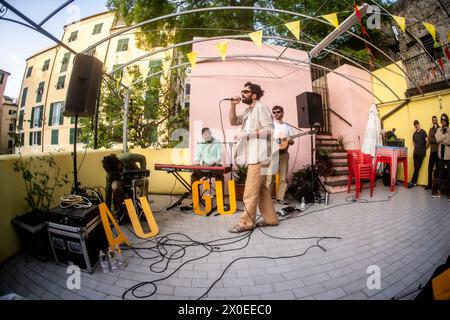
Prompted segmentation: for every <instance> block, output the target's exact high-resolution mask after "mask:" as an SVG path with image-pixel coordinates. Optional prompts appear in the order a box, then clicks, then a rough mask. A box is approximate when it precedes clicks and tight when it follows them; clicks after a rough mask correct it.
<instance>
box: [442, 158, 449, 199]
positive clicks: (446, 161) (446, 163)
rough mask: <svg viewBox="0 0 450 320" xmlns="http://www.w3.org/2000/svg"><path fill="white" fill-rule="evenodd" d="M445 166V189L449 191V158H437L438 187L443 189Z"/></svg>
mask: <svg viewBox="0 0 450 320" xmlns="http://www.w3.org/2000/svg"><path fill="white" fill-rule="evenodd" d="M445 166H447V187H448V189H447V191H448V192H450V160H443V159H439V188H440V189H441V191H442V190H443V189H444V177H445Z"/></svg>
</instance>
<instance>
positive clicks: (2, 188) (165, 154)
mask: <svg viewBox="0 0 450 320" xmlns="http://www.w3.org/2000/svg"><path fill="white" fill-rule="evenodd" d="M131 151H132V152H136V153H141V154H143V155H145V157H146V159H147V168H148V169H150V192H151V193H166V194H169V193H170V192H171V191H172V188H173V186H174V182H175V178H174V177H173V176H172V175H171V174H167V173H166V172H163V171H155V170H154V164H155V163H177V164H187V163H189V154H190V153H189V149H163V150H150V149H148V150H147V149H145V150H131ZM112 152H114V153H120V152H121V151H120V150H95V151H88V152H87V153H86V157H85V159H84V162H83V165H82V167H81V169H80V171H79V176H78V180H79V182H81V184H82V187H95V186H104V184H105V177H106V175H105V171H104V170H103V168H102V167H101V159H102V158H103V157H104V156H105V155H108V154H110V153H112ZM77 154H78V165H79V164H80V163H81V161H82V159H83V156H84V151H79V152H78V153H77ZM39 155H43V154H34V155H33V156H39ZM54 156H55V160H56V162H57V163H58V165H59V166H60V167H61V169H62V172H69V171H72V170H73V165H72V163H73V162H72V158H71V155H70V153H69V152H60V153H56V154H54ZM28 157H29V156H27V155H24V158H25V159H27V158H28ZM17 159H19V156H18V155H4V156H0V181H1V183H0V204H1V208H2V209H1V211H0V262H1V261H5V260H6V259H8V258H9V257H11V256H12V255H14V254H16V253H17V252H18V251H19V250H20V243H19V241H18V238H17V236H16V232H15V230H14V229H13V226H12V224H11V219H13V218H14V217H15V216H17V215H21V214H23V213H24V211H25V210H24V205H25V203H24V196H25V185H24V183H23V180H22V178H21V177H20V175H19V174H18V173H16V172H14V171H13V163H14V161H16V160H17ZM184 176H185V178H188V176H189V175H187V174H185V175H184ZM188 181H189V180H188ZM185 191H186V190H185V189H184V188H183V187H182V186H181V185H180V183H177V184H176V185H175V187H174V188H173V191H172V193H173V194H181V193H183V192H185ZM69 192H70V185H67V186H65V187H63V188H60V189H57V190H56V192H55V197H54V199H55V201H58V199H59V198H60V197H61V196H62V195H64V194H68V193H69Z"/></svg>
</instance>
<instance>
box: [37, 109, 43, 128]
mask: <svg viewBox="0 0 450 320" xmlns="http://www.w3.org/2000/svg"><path fill="white" fill-rule="evenodd" d="M42 111H43V107H39V119H38V128H41V127H42V116H43V114H42V113H43V112H42Z"/></svg>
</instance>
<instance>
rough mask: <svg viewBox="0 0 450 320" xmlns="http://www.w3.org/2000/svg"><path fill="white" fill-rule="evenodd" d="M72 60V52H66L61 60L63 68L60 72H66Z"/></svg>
mask: <svg viewBox="0 0 450 320" xmlns="http://www.w3.org/2000/svg"><path fill="white" fill-rule="evenodd" d="M69 62H70V52H66V53H64V56H63V59H62V61H61V70H60V71H59V72H66V71H67V68H68V67H69Z"/></svg>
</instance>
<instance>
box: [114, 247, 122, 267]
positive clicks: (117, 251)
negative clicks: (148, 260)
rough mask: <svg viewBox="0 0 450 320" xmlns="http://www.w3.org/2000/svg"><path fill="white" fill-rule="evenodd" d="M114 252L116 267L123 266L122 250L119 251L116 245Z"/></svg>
mask: <svg viewBox="0 0 450 320" xmlns="http://www.w3.org/2000/svg"><path fill="white" fill-rule="evenodd" d="M114 252H115V253H116V257H117V266H121V265H123V256H122V250H121V249H120V247H119V245H118V244H116V245H115V246H114Z"/></svg>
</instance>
